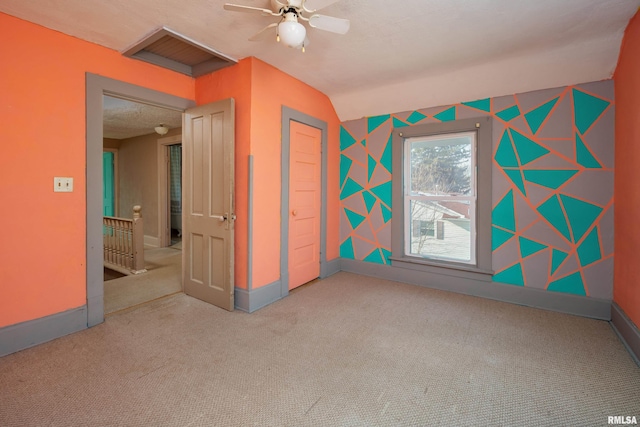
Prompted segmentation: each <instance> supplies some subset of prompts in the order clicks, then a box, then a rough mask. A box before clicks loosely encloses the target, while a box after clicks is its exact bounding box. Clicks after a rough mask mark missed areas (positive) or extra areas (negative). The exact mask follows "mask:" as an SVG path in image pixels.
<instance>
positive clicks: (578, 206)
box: [560, 194, 603, 243]
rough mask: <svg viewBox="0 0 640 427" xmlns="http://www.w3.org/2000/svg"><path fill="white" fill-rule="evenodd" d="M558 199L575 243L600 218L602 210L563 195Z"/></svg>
mask: <svg viewBox="0 0 640 427" xmlns="http://www.w3.org/2000/svg"><path fill="white" fill-rule="evenodd" d="M560 199H561V200H562V205H563V206H564V210H565V212H566V213H567V219H568V220H569V225H571V230H572V231H573V238H574V239H575V240H574V242H576V243H577V242H578V241H579V240H580V239H582V236H584V233H586V232H587V230H588V229H589V228H590V227H591V226H592V225H593V222H594V221H595V220H596V219H597V218H598V216H600V214H601V213H602V210H603V209H602V208H601V207H600V206H596V205H592V204H591V203H587V202H583V201H582V200H578V199H574V198H573V197H569V196H567V195H564V194H561V195H560Z"/></svg>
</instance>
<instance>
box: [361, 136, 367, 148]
mask: <svg viewBox="0 0 640 427" xmlns="http://www.w3.org/2000/svg"><path fill="white" fill-rule="evenodd" d="M360 144H362V146H363V147H364V148H367V139H366V138H365V139H363V140H362V141H360Z"/></svg>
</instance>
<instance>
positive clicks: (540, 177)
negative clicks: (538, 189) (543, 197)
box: [524, 169, 578, 190]
mask: <svg viewBox="0 0 640 427" xmlns="http://www.w3.org/2000/svg"><path fill="white" fill-rule="evenodd" d="M577 173H578V171H577V170H575V169H573V170H572V169H549V170H546V169H530V170H525V171H524V179H525V180H527V181H529V182H532V183H534V184H538V185H541V186H543V187H547V188H553V189H554V190H555V189H558V188H559V187H560V186H562V184H564V183H565V182H567V181H569V180H570V179H571V178H572V177H573V176H574V175H575V174H577Z"/></svg>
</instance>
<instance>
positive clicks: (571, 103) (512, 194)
mask: <svg viewBox="0 0 640 427" xmlns="http://www.w3.org/2000/svg"><path fill="white" fill-rule="evenodd" d="M614 114H615V102H614V90H613V82H612V81H610V80H609V81H603V82H594V83H587V84H581V85H575V86H569V87H561V88H555V89H546V90H542V91H536V92H529V93H524V94H516V95H510V96H503V97H498V98H485V99H480V100H474V101H469V102H463V103H460V104H456V105H445V106H442V107H436V108H425V109H420V110H415V111H405V112H398V113H391V114H386V115H380V116H374V117H368V118H363V119H359V120H352V121H347V122H344V123H342V126H341V128H340V148H341V157H340V202H341V205H342V212H343V214H342V216H341V233H342V234H341V246H340V256H341V257H343V258H350V259H356V260H360V261H364V262H371V263H375V264H390V260H389V257H390V256H391V223H392V221H393V206H392V184H391V173H392V158H391V153H392V139H391V133H392V130H393V129H394V128H402V127H407V126H414V125H420V124H424V123H436V122H447V121H452V120H457V119H464V118H471V117H484V116H490V117H492V118H493V154H492V158H493V171H492V187H493V197H492V201H491V203H492V204H491V205H492V217H491V222H492V232H491V233H492V234H491V242H492V245H491V246H492V266H493V271H494V275H493V281H494V282H498V283H504V284H507V285H513V286H526V287H533V288H538V289H542V290H547V291H551V292H561V293H569V294H575V295H584V296H588V297H595V298H603V299H611V297H612V292H613V290H612V289H613V279H612V277H609V276H611V275H607V274H603V273H602V272H603V271H606V268H607V266H609V265H610V262H608V261H610V260H611V258H612V257H613V215H612V210H613V152H614ZM360 142H361V144H360Z"/></svg>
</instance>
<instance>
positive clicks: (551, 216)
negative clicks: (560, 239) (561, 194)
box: [537, 195, 571, 241]
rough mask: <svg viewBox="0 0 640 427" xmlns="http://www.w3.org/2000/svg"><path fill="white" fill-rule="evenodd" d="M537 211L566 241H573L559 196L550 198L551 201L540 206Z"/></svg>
mask: <svg viewBox="0 0 640 427" xmlns="http://www.w3.org/2000/svg"><path fill="white" fill-rule="evenodd" d="M537 210H538V212H539V213H540V215H542V216H543V217H544V218H545V219H546V220H547V221H549V223H550V224H551V225H552V226H553V228H555V229H556V230H558V231H559V232H560V234H562V235H563V236H564V238H565V239H567V240H568V241H571V235H570V233H569V225H568V224H567V219H566V218H565V217H564V212H563V211H562V206H560V201H559V200H558V196H556V195H554V196H552V197H550V198H549V200H547V201H546V202H544V203H543V204H541V205H540V206H538V209H537Z"/></svg>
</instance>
